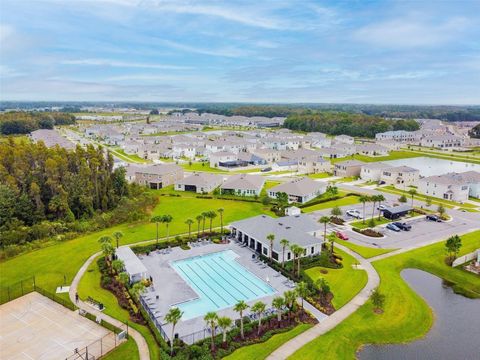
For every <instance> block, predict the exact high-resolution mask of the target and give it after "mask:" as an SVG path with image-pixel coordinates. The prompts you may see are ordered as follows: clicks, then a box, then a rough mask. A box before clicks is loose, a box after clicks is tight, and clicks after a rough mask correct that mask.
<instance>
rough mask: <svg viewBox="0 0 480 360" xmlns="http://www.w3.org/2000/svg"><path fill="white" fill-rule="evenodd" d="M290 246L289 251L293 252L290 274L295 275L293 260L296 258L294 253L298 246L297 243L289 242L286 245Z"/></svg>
mask: <svg viewBox="0 0 480 360" xmlns="http://www.w3.org/2000/svg"><path fill="white" fill-rule="evenodd" d="M288 247H289V248H290V252H291V253H292V254H293V266H292V274H293V275H294V276H295V262H296V261H295V260H297V255H296V252H295V250H296V248H297V247H298V245H297V244H290V245H289V246H288Z"/></svg>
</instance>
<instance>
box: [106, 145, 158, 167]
mask: <svg viewBox="0 0 480 360" xmlns="http://www.w3.org/2000/svg"><path fill="white" fill-rule="evenodd" d="M107 148H108V149H109V150H110V151H111V152H112V153H113V154H115V155H116V156H117V157H119V158H120V159H122V160H125V161H127V162H131V163H140V164H146V163H149V162H150V160H145V159H142V158H141V157H140V156H138V155H130V154H127V153H126V152H125V151H124V150H123V149H120V148H112V147H107Z"/></svg>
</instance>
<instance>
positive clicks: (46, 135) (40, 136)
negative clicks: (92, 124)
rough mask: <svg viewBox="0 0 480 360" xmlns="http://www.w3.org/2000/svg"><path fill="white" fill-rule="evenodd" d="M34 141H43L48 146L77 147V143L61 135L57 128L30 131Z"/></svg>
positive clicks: (69, 148) (68, 148) (70, 148)
mask: <svg viewBox="0 0 480 360" xmlns="http://www.w3.org/2000/svg"><path fill="white" fill-rule="evenodd" d="M30 138H31V139H32V141H33V142H39V141H43V143H44V144H45V146H46V147H54V146H56V145H58V146H60V147H63V148H65V149H67V150H72V149H75V144H74V143H73V142H71V141H70V140H67V139H66V138H64V137H63V136H62V135H60V134H59V133H58V132H57V130H48V129H40V130H35V131H32V132H31V133H30Z"/></svg>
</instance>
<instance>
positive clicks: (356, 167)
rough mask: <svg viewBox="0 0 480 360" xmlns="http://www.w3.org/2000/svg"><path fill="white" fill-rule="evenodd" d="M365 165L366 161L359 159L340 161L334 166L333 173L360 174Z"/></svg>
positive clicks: (342, 174)
mask: <svg viewBox="0 0 480 360" xmlns="http://www.w3.org/2000/svg"><path fill="white" fill-rule="evenodd" d="M363 165H365V163H364V162H363V161H359V160H345V161H342V162H338V163H336V164H335V167H334V168H333V175H335V176H340V177H350V176H360V171H361V169H362V166H363Z"/></svg>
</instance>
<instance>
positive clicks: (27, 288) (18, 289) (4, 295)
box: [0, 276, 35, 304]
mask: <svg viewBox="0 0 480 360" xmlns="http://www.w3.org/2000/svg"><path fill="white" fill-rule="evenodd" d="M33 291H35V277H33V276H32V277H31V278H28V279H24V280H20V281H18V282H16V283H14V284H12V285H10V286H4V287H1V288H0V304H5V303H7V302H9V301H12V300H15V299H16V298H19V297H21V296H23V295H26V294H28V293H31V292H33Z"/></svg>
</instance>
